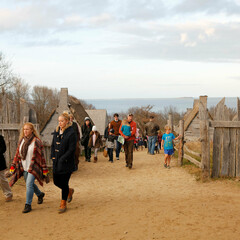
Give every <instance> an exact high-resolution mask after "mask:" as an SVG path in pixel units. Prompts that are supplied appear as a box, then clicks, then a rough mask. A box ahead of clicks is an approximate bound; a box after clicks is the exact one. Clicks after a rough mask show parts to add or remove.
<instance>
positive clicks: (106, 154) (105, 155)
mask: <svg viewBox="0 0 240 240" xmlns="http://www.w3.org/2000/svg"><path fill="white" fill-rule="evenodd" d="M103 156H104V157H108V152H107V147H105V148H104V150H103Z"/></svg>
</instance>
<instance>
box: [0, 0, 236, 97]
mask: <svg viewBox="0 0 240 240" xmlns="http://www.w3.org/2000/svg"><path fill="white" fill-rule="evenodd" d="M0 52H2V53H3V54H4V55H5V58H6V59H7V60H9V61H10V62H11V63H12V68H13V70H14V73H15V74H17V75H18V76H20V77H21V78H23V79H24V80H25V81H26V82H27V83H29V84H30V85H31V86H35V85H41V86H42V85H44V86H48V87H52V88H57V89H60V88H61V87H68V89H69V93H70V94H71V95H74V96H76V97H78V98H81V99H109V98H166V97H198V96H200V95H208V96H209V97H223V96H226V97H236V96H239V95H240V94H239V89H240V67H239V63H240V0H214V1H209V0H171V1H169V0H168V1H167V0H165V1H164V0H1V1H0Z"/></svg>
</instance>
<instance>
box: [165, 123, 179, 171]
mask: <svg viewBox="0 0 240 240" xmlns="http://www.w3.org/2000/svg"><path fill="white" fill-rule="evenodd" d="M165 131H166V133H164V134H163V136H162V142H161V148H162V149H164V154H165V157H164V167H165V168H168V169H170V161H171V157H172V155H173V153H174V150H173V141H175V140H177V139H179V138H180V137H181V135H179V136H178V137H177V138H175V136H174V135H173V133H171V128H170V127H169V126H165Z"/></svg>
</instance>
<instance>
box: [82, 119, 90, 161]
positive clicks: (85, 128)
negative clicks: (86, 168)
mask: <svg viewBox="0 0 240 240" xmlns="http://www.w3.org/2000/svg"><path fill="white" fill-rule="evenodd" d="M81 129H82V138H81V144H82V146H84V152H85V161H87V162H91V148H90V147H89V146H88V142H89V138H90V133H91V131H92V124H91V121H90V118H89V117H85V119H84V124H83V125H82V127H81Z"/></svg>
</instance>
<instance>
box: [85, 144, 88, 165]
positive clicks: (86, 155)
mask: <svg viewBox="0 0 240 240" xmlns="http://www.w3.org/2000/svg"><path fill="white" fill-rule="evenodd" d="M84 155H85V161H87V160H88V146H87V145H84Z"/></svg>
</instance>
